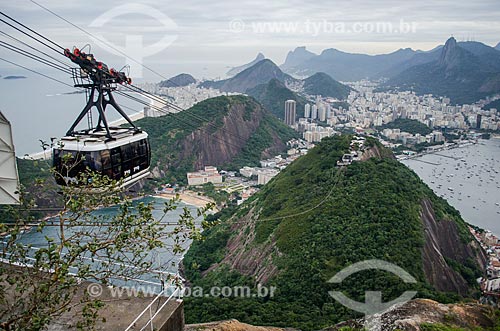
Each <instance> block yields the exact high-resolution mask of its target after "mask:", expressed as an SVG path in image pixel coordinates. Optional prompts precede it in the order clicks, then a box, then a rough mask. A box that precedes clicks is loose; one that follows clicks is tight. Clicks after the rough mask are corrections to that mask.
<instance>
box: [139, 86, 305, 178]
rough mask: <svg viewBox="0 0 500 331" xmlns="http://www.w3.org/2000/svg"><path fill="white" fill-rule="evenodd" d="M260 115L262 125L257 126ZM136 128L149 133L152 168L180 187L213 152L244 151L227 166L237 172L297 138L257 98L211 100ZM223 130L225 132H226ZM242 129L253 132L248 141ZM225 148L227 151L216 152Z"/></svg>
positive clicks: (142, 121)
mask: <svg viewBox="0 0 500 331" xmlns="http://www.w3.org/2000/svg"><path fill="white" fill-rule="evenodd" d="M237 109H239V110H241V111H242V112H243V114H242V115H241V118H239V117H236V116H239V115H236V114H235V113H233V112H236V111H237ZM260 117H262V120H260V123H259V125H255V121H256V120H257V118H260ZM230 118H232V120H233V121H238V122H239V125H240V126H241V127H240V128H235V127H234V126H231V125H229V124H227V122H230V120H229V119H230ZM137 125H138V126H139V127H141V128H142V129H144V130H145V131H146V132H148V134H149V139H150V142H151V151H152V157H151V164H152V168H154V167H156V166H157V167H158V168H159V169H160V171H162V172H163V174H164V176H163V177H164V178H163V179H162V181H163V182H171V183H180V184H186V172H189V171H194V170H196V169H195V163H197V162H198V163H199V162H200V159H202V156H203V153H211V152H212V151H211V148H214V149H216V150H223V151H226V153H228V152H227V150H230V149H231V150H234V148H235V147H236V148H237V149H238V150H239V152H238V153H236V155H233V156H232V157H230V162H226V163H227V165H228V166H229V167H232V168H236V167H239V166H241V165H253V164H257V163H258V162H259V161H260V160H261V158H262V154H263V153H264V152H265V151H267V150H268V149H271V150H273V149H274V150H275V149H279V148H277V147H278V146H279V144H280V143H281V144H282V147H284V143H285V142H286V141H287V140H288V139H290V138H291V137H295V136H296V133H295V132H294V131H293V130H292V129H290V128H288V127H286V126H285V125H284V124H282V123H280V122H279V120H278V119H277V118H275V117H274V116H272V115H271V114H269V113H267V112H265V110H263V109H262V107H261V106H260V105H259V104H258V103H257V102H256V101H255V100H254V99H252V98H249V97H247V96H243V95H237V96H230V97H225V96H222V97H217V98H212V99H208V100H205V101H202V102H200V103H198V104H196V105H195V106H193V107H191V108H190V109H187V110H185V111H183V112H180V113H177V114H172V115H167V116H163V117H158V118H144V119H142V120H139V121H137ZM223 127H224V132H222V131H221V129H222V128H223ZM255 127H256V128H255ZM240 129H242V130H252V131H253V132H252V134H251V136H250V137H249V139H248V140H247V141H244V140H243V139H241V138H239V136H240V133H239V130H240ZM227 131H231V132H232V134H228V133H227ZM221 144H224V145H225V148H217V147H218V146H219V145H221ZM281 151H282V150H276V151H275V152H276V153H278V152H281ZM219 153H220V152H219ZM212 156H214V155H212ZM216 156H217V157H214V158H215V159H217V160H224V159H227V158H228V155H227V154H224V155H218V154H217V155H216ZM229 156H231V155H229ZM211 165H215V166H222V165H225V164H223V163H219V164H211Z"/></svg>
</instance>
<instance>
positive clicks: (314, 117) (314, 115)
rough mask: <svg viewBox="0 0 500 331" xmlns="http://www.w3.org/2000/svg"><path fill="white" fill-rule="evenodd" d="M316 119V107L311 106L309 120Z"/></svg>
mask: <svg viewBox="0 0 500 331" xmlns="http://www.w3.org/2000/svg"><path fill="white" fill-rule="evenodd" d="M317 117H318V106H316V105H313V106H312V108H311V118H312V119H313V120H315V119H316V118H317Z"/></svg>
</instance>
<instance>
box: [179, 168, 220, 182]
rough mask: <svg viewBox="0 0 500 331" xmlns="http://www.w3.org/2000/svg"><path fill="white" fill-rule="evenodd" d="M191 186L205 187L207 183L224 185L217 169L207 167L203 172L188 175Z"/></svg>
mask: <svg viewBox="0 0 500 331" xmlns="http://www.w3.org/2000/svg"><path fill="white" fill-rule="evenodd" d="M186 176H187V181H188V185H189V186H197V185H203V184H207V183H212V184H222V175H221V174H220V173H219V171H218V170H217V168H216V167H212V166H206V167H205V168H204V169H203V170H199V171H196V172H188V173H187V175H186Z"/></svg>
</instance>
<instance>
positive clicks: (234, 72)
mask: <svg viewBox="0 0 500 331" xmlns="http://www.w3.org/2000/svg"><path fill="white" fill-rule="evenodd" d="M265 58H266V57H265V56H264V54H262V53H259V54H257V57H256V58H255V59H253V60H252V61H251V62H249V63H247V64H244V65H241V66H238V67H234V68H232V69H230V70H229V71H228V72H227V73H226V75H228V76H229V77H233V76H236V75H237V74H239V73H240V72H242V71H243V70H245V69H247V68H250V67H251V66H253V65H254V64H256V63H258V62H260V61H262V60H264V59H265Z"/></svg>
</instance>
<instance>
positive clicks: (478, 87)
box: [385, 37, 500, 104]
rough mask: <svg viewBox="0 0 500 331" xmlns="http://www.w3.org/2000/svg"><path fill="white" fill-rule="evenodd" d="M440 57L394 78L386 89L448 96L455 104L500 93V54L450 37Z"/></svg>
mask: <svg viewBox="0 0 500 331" xmlns="http://www.w3.org/2000/svg"><path fill="white" fill-rule="evenodd" d="M438 52H439V57H438V58H434V59H433V60H432V61H429V62H427V63H423V64H418V65H414V66H412V67H410V68H408V69H406V70H404V71H402V72H400V73H399V74H397V75H396V76H394V77H392V78H391V79H390V80H389V81H388V82H387V83H386V84H385V87H390V88H399V89H403V90H413V91H415V92H416V93H418V94H435V95H439V96H447V97H449V98H450V99H451V102H452V103H459V104H461V103H473V102H475V101H477V100H478V99H481V98H483V97H486V96H488V95H492V94H495V93H500V52H499V51H497V50H495V49H494V48H492V47H490V46H487V45H484V44H482V43H479V42H461V43H457V41H456V40H455V38H453V37H452V38H450V39H448V41H447V42H446V44H445V46H444V47H443V48H442V49H440V50H439V51H438Z"/></svg>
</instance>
